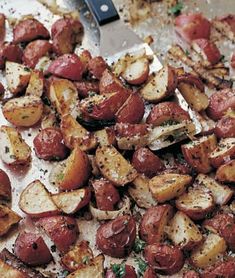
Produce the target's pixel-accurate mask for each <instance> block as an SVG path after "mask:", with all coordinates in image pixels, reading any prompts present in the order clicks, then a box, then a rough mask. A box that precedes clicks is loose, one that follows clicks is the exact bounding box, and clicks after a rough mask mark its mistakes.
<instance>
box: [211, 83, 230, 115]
mask: <svg viewBox="0 0 235 278" xmlns="http://www.w3.org/2000/svg"><path fill="white" fill-rule="evenodd" d="M229 109H235V89H224V90H221V91H218V92H215V93H213V94H212V95H211V97H210V102H209V106H208V108H207V113H208V116H209V117H210V118H212V119H213V120H220V119H221V118H222V117H223V116H224V115H225V114H226V112H227V111H228V110H229Z"/></svg>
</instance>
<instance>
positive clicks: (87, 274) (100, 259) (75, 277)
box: [67, 254, 104, 278]
mask: <svg viewBox="0 0 235 278" xmlns="http://www.w3.org/2000/svg"><path fill="white" fill-rule="evenodd" d="M103 264H104V256H103V255H102V254H101V255H98V256H97V257H95V258H94V259H93V260H92V261H91V263H90V264H88V265H86V266H84V267H82V268H79V269H78V270H76V271H75V272H72V273H71V274H69V275H68V276H67V278H91V277H94V278H103V277H104V265H103Z"/></svg>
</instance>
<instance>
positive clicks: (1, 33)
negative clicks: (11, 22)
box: [0, 13, 6, 44]
mask: <svg viewBox="0 0 235 278" xmlns="http://www.w3.org/2000/svg"><path fill="white" fill-rule="evenodd" d="M5 21H6V17H5V15H4V14H2V13H0V44H1V43H3V42H4V39H5V35H6V26H5Z"/></svg>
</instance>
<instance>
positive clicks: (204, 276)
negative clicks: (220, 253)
mask: <svg viewBox="0 0 235 278" xmlns="http://www.w3.org/2000/svg"><path fill="white" fill-rule="evenodd" d="M200 277H201V278H214V277H226V278H233V277H235V261H234V258H229V260H227V261H223V262H217V263H216V264H214V265H212V266H209V267H207V268H206V269H205V270H204V271H203V272H202V273H201V276H200Z"/></svg>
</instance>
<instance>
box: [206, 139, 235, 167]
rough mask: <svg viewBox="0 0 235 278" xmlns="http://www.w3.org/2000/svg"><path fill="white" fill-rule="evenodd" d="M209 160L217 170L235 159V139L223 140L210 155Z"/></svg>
mask: <svg viewBox="0 0 235 278" xmlns="http://www.w3.org/2000/svg"><path fill="white" fill-rule="evenodd" d="M209 158H210V162H211V164H212V166H214V167H215V168H218V167H219V166H220V165H222V164H224V163H225V162H228V161H229V160H231V159H232V158H235V138H225V139H221V140H220V141H219V143H218V145H217V147H216V149H215V150H214V151H213V152H211V153H210V155H209Z"/></svg>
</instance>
